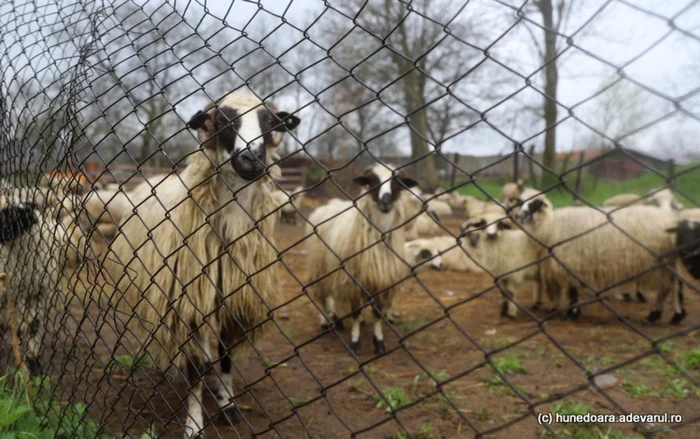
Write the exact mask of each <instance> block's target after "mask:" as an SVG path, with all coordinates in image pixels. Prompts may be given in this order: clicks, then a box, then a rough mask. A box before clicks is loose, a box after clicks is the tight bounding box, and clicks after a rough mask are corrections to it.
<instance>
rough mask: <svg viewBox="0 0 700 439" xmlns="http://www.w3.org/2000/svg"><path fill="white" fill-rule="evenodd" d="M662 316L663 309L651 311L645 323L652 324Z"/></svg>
mask: <svg viewBox="0 0 700 439" xmlns="http://www.w3.org/2000/svg"><path fill="white" fill-rule="evenodd" d="M660 318H661V311H658V310H657V311H652V312H650V313H649V315H648V316H647V318H646V319H644V324H645V325H651V324H652V323H654V322H656V321H658V320H659V319H660Z"/></svg>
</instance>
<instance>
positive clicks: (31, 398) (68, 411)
mask: <svg viewBox="0 0 700 439" xmlns="http://www.w3.org/2000/svg"><path fill="white" fill-rule="evenodd" d="M55 382H56V380H55V379H51V378H48V377H42V378H35V379H34V380H32V381H29V379H28V378H27V376H26V375H24V374H23V373H21V372H15V373H8V374H7V375H5V376H3V377H0V437H2V438H22V439H23V438H36V439H50V438H57V439H69V438H74V437H79V438H89V439H93V438H103V437H106V436H105V435H104V434H103V433H102V429H103V427H102V426H101V425H100V424H98V423H96V422H95V421H93V420H91V419H90V418H89V417H88V416H87V408H86V407H85V405H84V404H74V405H65V404H61V403H60V402H59V401H58V400H57V399H58V398H57V396H56V395H55V394H54V393H53V392H52V388H53V387H54V384H55Z"/></svg>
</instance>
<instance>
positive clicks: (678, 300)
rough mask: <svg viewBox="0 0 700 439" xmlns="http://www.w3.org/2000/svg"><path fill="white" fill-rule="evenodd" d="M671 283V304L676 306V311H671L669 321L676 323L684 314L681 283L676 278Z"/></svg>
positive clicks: (681, 319)
mask: <svg viewBox="0 0 700 439" xmlns="http://www.w3.org/2000/svg"><path fill="white" fill-rule="evenodd" d="M673 284H674V285H673V304H674V306H675V307H676V312H675V313H673V317H672V318H671V321H670V323H671V324H672V325H678V324H680V323H681V321H683V319H684V318H685V316H686V314H685V308H683V283H682V282H681V280H680V279H678V278H676V279H675V281H674V282H673Z"/></svg>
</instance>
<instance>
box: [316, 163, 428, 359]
mask: <svg viewBox="0 0 700 439" xmlns="http://www.w3.org/2000/svg"><path fill="white" fill-rule="evenodd" d="M354 182H355V184H357V185H359V186H361V187H362V188H363V189H364V191H363V193H362V195H360V196H359V198H358V199H357V200H356V201H355V205H352V204H351V203H349V202H336V203H332V204H328V205H325V206H321V207H319V208H317V209H316V210H315V211H314V212H313V213H312V214H311V215H310V216H309V222H310V224H309V225H308V226H307V233H308V234H313V235H314V236H312V237H311V238H310V240H309V241H308V244H307V248H308V255H309V256H308V267H309V268H308V270H309V280H310V284H309V287H308V290H309V294H310V296H311V297H312V298H313V299H314V300H315V302H316V303H317V304H318V306H320V307H325V306H327V307H328V309H327V311H328V312H327V314H328V320H327V319H326V317H325V316H324V315H323V313H321V322H322V325H326V324H330V323H331V322H332V321H333V319H334V317H335V309H334V307H333V305H334V301H342V302H345V303H348V304H349V305H350V308H351V309H352V330H351V340H350V341H351V349H352V350H353V352H355V353H356V354H359V352H360V314H361V311H362V308H363V305H364V304H366V303H373V310H374V317H375V319H374V347H375V352H377V353H380V354H381V353H384V352H386V348H385V346H384V336H383V332H382V315H384V316H386V313H387V312H388V311H389V310H390V308H391V306H392V302H393V300H394V297H395V295H396V292H397V290H398V288H397V286H396V284H397V283H399V282H400V281H401V280H402V279H403V278H405V277H406V276H408V274H409V266H408V265H407V263H406V262H405V259H404V256H405V248H404V243H405V239H404V230H403V227H401V226H402V225H403V224H404V223H405V222H406V220H407V216H406V209H407V206H406V203H407V200H406V198H405V197H403V196H402V195H403V194H402V193H403V192H405V191H404V190H405V189H406V188H412V187H415V186H416V182H415V181H413V180H411V179H409V178H405V177H401V176H400V175H398V173H396V172H395V171H393V170H392V169H391V168H389V167H386V166H383V165H376V166H373V167H371V168H369V169H367V170H366V171H365V173H364V174H363V175H361V176H359V177H356V178H355V179H354ZM329 299H330V300H329Z"/></svg>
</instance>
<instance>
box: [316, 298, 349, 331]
mask: <svg viewBox="0 0 700 439" xmlns="http://www.w3.org/2000/svg"><path fill="white" fill-rule="evenodd" d="M333 324H335V328H336V329H337V330H338V331H343V330H345V325H344V324H343V320H342V319H341V320H339V319H338V317H337V316H336V315H335V299H334V298H333V297H332V296H328V297H327V298H326V315H324V314H323V313H321V330H323V331H325V330H327V329H329V328H330V327H331V325H333Z"/></svg>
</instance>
